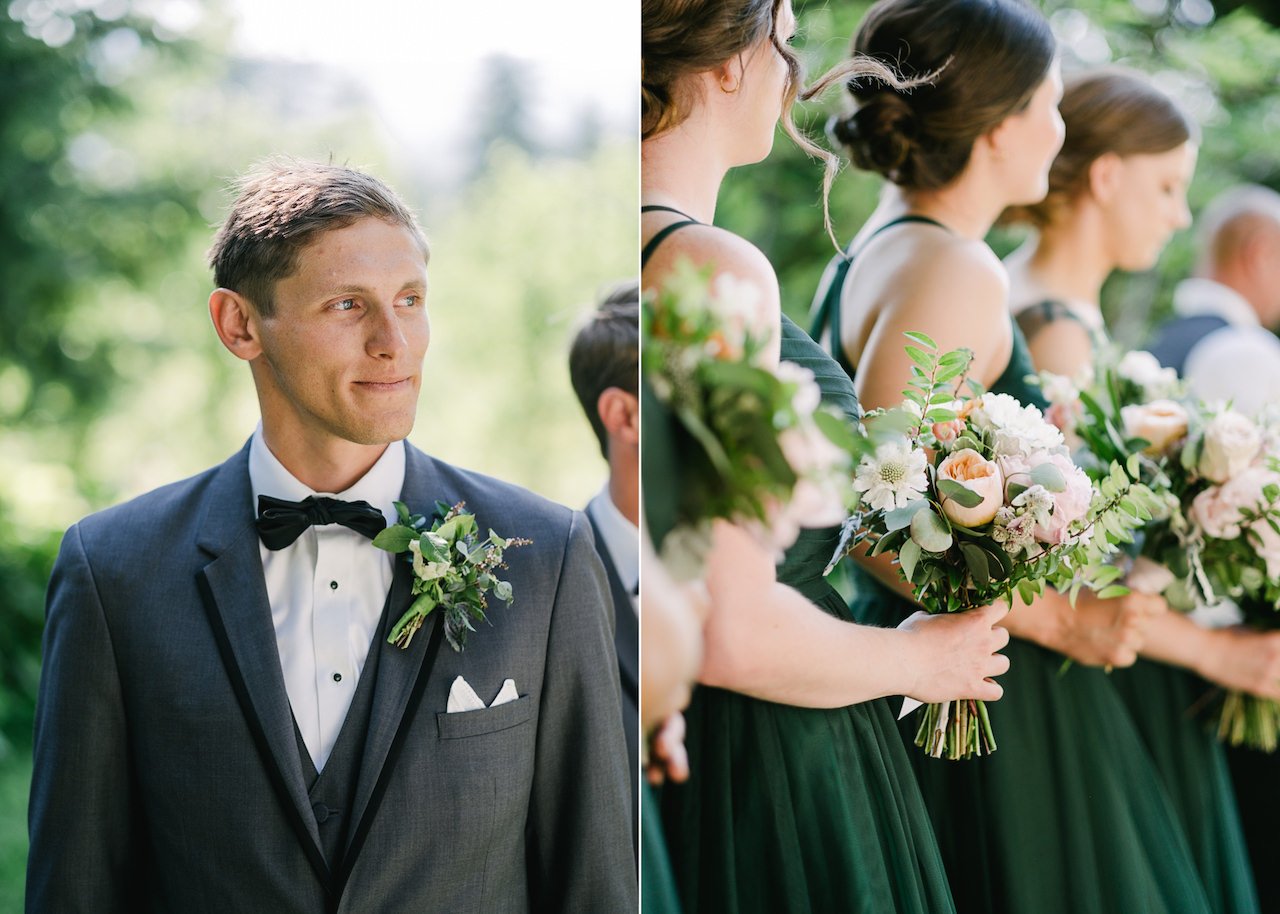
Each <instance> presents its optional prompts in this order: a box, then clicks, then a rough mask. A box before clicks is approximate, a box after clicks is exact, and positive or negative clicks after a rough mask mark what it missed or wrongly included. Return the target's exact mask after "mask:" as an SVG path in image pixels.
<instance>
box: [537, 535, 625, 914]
mask: <svg viewBox="0 0 1280 914" xmlns="http://www.w3.org/2000/svg"><path fill="white" fill-rule="evenodd" d="M609 601H610V598H609V590H608V587H607V585H606V583H605V575H604V566H602V565H601V564H600V558H599V556H597V555H596V552H595V546H594V545H593V541H592V536H591V533H590V529H589V528H588V526H587V522H586V519H585V518H584V517H583V516H582V515H581V514H580V513H578V512H576V511H575V512H574V513H573V520H572V522H571V523H570V527H569V532H568V539H567V542H566V544H565V555H564V564H563V565H562V566H561V571H560V582H559V585H558V586H557V588H556V596H555V604H554V606H553V608H552V614H551V629H550V631H549V633H548V635H547V657H546V668H545V674H544V678H543V684H542V695H541V698H540V700H539V712H538V714H539V716H538V746H537V750H536V752H537V754H536V758H535V764H534V774H533V787H532V796H531V799H530V807H529V818H530V821H529V830H530V832H531V834H532V839H531V842H530V850H529V862H528V865H529V868H530V874H529V887H530V898H531V905H530V906H531V908H532V910H535V911H566V912H567V911H634V910H636V908H637V895H636V892H637V890H636V869H635V859H634V856H633V851H632V839H631V833H630V822H631V793H630V790H629V788H628V786H627V780H628V777H629V775H628V773H627V756H626V742H625V739H624V737H623V733H622V711H621V708H620V706H619V703H620V699H619V686H618V661H617V657H616V655H615V654H614V646H613V635H612V632H611V631H610V630H609V619H608V618H607V616H606V614H605V613H603V612H601V607H603V606H607V605H608V604H609Z"/></svg>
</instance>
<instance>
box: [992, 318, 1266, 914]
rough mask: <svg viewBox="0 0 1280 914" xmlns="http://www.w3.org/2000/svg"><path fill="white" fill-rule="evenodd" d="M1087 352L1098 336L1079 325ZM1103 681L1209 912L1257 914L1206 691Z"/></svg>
mask: <svg viewBox="0 0 1280 914" xmlns="http://www.w3.org/2000/svg"><path fill="white" fill-rule="evenodd" d="M1058 320H1076V321H1079V318H1078V317H1076V316H1075V314H1074V312H1072V311H1071V310H1070V309H1069V308H1068V307H1066V306H1065V305H1064V304H1062V303H1061V302H1056V301H1045V302H1041V303H1039V304H1037V305H1034V306H1032V307H1031V308H1027V309H1026V310H1024V311H1021V312H1019V314H1018V324H1019V326H1020V327H1021V328H1022V329H1023V331H1024V332H1025V334H1026V336H1027V338H1028V339H1031V338H1032V337H1034V336H1035V334H1036V333H1037V332H1038V331H1039V330H1040V328H1042V327H1044V326H1046V325H1048V324H1051V323H1053V322H1054V321H1058ZM1086 329H1087V330H1089V335H1090V338H1091V339H1092V340H1093V343H1094V346H1095V347H1097V346H1099V345H1100V344H1105V343H1106V336H1105V334H1100V333H1097V332H1095V331H1093V330H1092V329H1090V328H1088V327H1087V326H1086ZM1111 682H1112V684H1113V685H1114V686H1115V688H1116V690H1117V691H1118V692H1119V694H1120V698H1121V699H1122V700H1123V701H1124V703H1125V705H1126V707H1127V708H1128V709H1129V713H1130V717H1131V718H1132V720H1133V722H1134V724H1135V725H1136V727H1137V729H1138V733H1139V735H1140V736H1141V738H1142V741H1143V743H1144V744H1145V746H1146V747H1147V751H1148V752H1149V753H1150V754H1151V757H1152V759H1153V760H1154V762H1155V765H1156V769H1157V770H1158V771H1159V773H1160V777H1161V779H1162V780H1163V782H1164V786H1165V789H1166V791H1167V792H1168V794H1169V799H1170V801H1172V803H1173V808H1174V811H1175V812H1177V814H1178V818H1179V820H1180V821H1181V823H1182V827H1183V831H1184V833H1185V835H1186V837H1187V841H1188V843H1189V844H1190V847H1191V853H1192V855H1193V856H1194V857H1195V863H1196V868H1197V870H1198V871H1199V873H1200V880H1201V883H1202V884H1203V885H1204V889H1205V894H1206V895H1207V896H1208V899H1209V904H1210V907H1211V909H1212V910H1213V911H1215V912H1218V914H1247V912H1252V911H1257V910H1259V906H1258V898H1257V895H1256V893H1255V891H1254V885H1253V874H1252V872H1251V871H1250V866H1249V855H1248V851H1247V850H1246V846H1245V840H1244V833H1243V831H1242V829H1241V826H1240V816H1239V813H1238V811H1237V809H1236V797H1235V790H1234V789H1233V787H1232V783H1231V776H1230V773H1229V769H1228V766H1227V760H1226V754H1225V752H1224V751H1223V747H1222V745H1221V744H1220V743H1219V742H1218V741H1217V739H1216V738H1215V737H1214V735H1213V734H1212V732H1211V731H1210V729H1209V727H1208V726H1207V724H1206V723H1205V715H1203V714H1201V715H1199V716H1196V715H1195V714H1194V708H1195V706H1196V705H1197V703H1198V702H1201V700H1202V699H1203V698H1205V697H1206V695H1207V693H1209V692H1210V691H1212V690H1213V688H1214V687H1213V686H1211V685H1210V684H1209V683H1207V682H1205V681H1204V680H1203V679H1201V678H1200V677H1198V676H1195V675H1193V674H1192V673H1189V672H1187V671H1186V670H1184V669H1181V668H1179V667H1173V666H1170V665H1168V664H1166V663H1159V662H1156V661H1152V660H1141V659H1140V660H1139V661H1138V662H1137V663H1135V664H1134V665H1133V666H1131V667H1128V668H1126V669H1122V670H1116V671H1115V672H1113V673H1112V674H1111Z"/></svg>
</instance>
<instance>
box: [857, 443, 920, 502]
mask: <svg viewBox="0 0 1280 914" xmlns="http://www.w3.org/2000/svg"><path fill="white" fill-rule="evenodd" d="M927 466H928V464H927V462H926V460H925V456H924V451H920V450H916V449H914V448H912V447H911V445H910V444H908V443H907V442H905V441H890V442H889V443H887V444H882V445H880V446H879V447H878V448H876V452H875V455H874V456H868V457H863V458H862V461H861V462H860V463H859V464H858V471H857V473H856V474H855V475H854V479H853V487H854V488H855V489H857V490H858V491H859V492H861V493H863V495H862V500H863V502H864V503H866V504H868V505H870V506H871V508H872V510H875V511H892V510H894V509H895V508H901V507H903V506H904V505H906V504H909V503H910V502H913V501H918V500H919V499H921V498H923V497H924V492H925V489H927V488H928V486H929V476H928V473H927V472H926V467H927Z"/></svg>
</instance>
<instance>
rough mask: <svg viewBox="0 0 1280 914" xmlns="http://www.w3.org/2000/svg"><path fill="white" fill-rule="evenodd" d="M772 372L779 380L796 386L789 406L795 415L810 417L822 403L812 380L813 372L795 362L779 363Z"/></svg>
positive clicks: (820, 392) (816, 385)
mask: <svg viewBox="0 0 1280 914" xmlns="http://www.w3.org/2000/svg"><path fill="white" fill-rule="evenodd" d="M773 371H774V374H776V375H777V376H778V378H779V380H781V381H783V382H784V383H789V384H794V385H796V392H795V394H794V395H793V396H792V398H791V406H792V408H793V409H795V411H796V414H797V415H800V416H809V415H812V414H813V411H814V410H816V409H817V408H818V405H819V404H820V403H821V402H822V390H821V389H820V388H819V387H818V382H817V381H815V380H814V379H813V372H812V371H810V370H809V369H808V368H805V367H804V366H803V365H797V364H796V363H795V362H779V363H778V365H777V367H775V368H774V369H773Z"/></svg>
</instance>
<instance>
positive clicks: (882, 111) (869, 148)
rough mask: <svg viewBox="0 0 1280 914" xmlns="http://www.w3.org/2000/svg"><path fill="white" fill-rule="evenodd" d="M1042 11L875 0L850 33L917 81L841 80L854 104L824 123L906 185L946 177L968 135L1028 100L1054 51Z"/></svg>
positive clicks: (855, 50)
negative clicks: (897, 83)
mask: <svg viewBox="0 0 1280 914" xmlns="http://www.w3.org/2000/svg"><path fill="white" fill-rule="evenodd" d="M1055 47H1056V46H1055V43H1054V39H1053V33H1052V32H1051V31H1050V30H1049V24H1048V23H1047V22H1046V21H1045V19H1044V17H1043V16H1041V15H1040V13H1038V12H1037V11H1035V10H1034V9H1032V8H1031V7H1030V6H1028V5H1027V4H1026V3H1024V2H1021V0H881V2H879V3H876V4H875V5H874V6H872V7H871V9H870V10H869V11H868V12H867V15H866V18H864V19H863V20H862V25H861V26H859V28H858V32H857V34H856V35H855V36H854V38H853V42H852V46H851V53H852V54H853V56H854V57H858V56H861V55H866V56H870V57H873V58H875V59H876V60H879V61H881V62H883V63H885V64H888V65H891V66H893V67H895V68H897V69H898V70H899V72H900V73H901V74H902V75H903V76H904V77H906V78H908V79H911V80H914V84H912V85H911V86H909V87H908V88H906V89H902V88H896V87H894V86H884V85H878V84H877V85H873V84H865V83H861V82H858V81H852V82H850V83H849V84H848V88H849V93H850V95H851V96H852V98H853V102H854V109H853V111H852V112H851V113H849V114H845V115H839V116H836V117H833V118H832V119H831V121H830V123H829V124H828V132H829V133H830V134H831V136H832V138H833V139H835V140H836V141H837V142H838V143H840V144H842V145H843V146H845V148H846V149H847V150H848V151H849V156H850V158H851V159H852V161H853V163H854V164H855V165H857V166H858V167H859V168H862V169H865V170H868V171H874V172H877V173H879V174H882V175H884V176H885V177H886V178H888V179H889V180H890V181H892V182H893V183H894V184H897V185H899V186H900V187H904V188H908V189H920V190H935V189H937V188H940V187H945V186H946V185H947V184H949V183H951V181H953V180H954V179H955V178H956V177H957V176H958V175H959V174H960V172H961V171H963V170H964V167H965V165H967V164H968V162H969V156H970V154H971V153H972V151H973V144H974V142H975V141H976V140H977V139H978V137H980V136H982V135H983V134H984V133H986V132H988V131H989V130H991V129H992V128H994V127H996V126H997V125H998V124H999V123H1000V122H1001V121H1003V120H1004V119H1005V118H1007V117H1008V116H1009V115H1011V114H1014V113H1016V112H1018V111H1020V110H1022V109H1023V108H1025V107H1026V105H1027V103H1028V102H1029V101H1030V100H1031V96H1032V95H1033V94H1034V93H1035V90H1036V88H1037V87H1038V86H1039V85H1040V84H1041V83H1042V82H1043V81H1044V79H1045V75H1046V74H1047V73H1048V72H1049V67H1050V66H1051V65H1052V63H1053V59H1054V53H1055Z"/></svg>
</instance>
